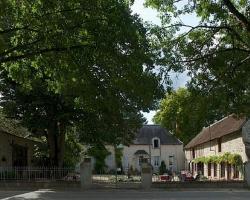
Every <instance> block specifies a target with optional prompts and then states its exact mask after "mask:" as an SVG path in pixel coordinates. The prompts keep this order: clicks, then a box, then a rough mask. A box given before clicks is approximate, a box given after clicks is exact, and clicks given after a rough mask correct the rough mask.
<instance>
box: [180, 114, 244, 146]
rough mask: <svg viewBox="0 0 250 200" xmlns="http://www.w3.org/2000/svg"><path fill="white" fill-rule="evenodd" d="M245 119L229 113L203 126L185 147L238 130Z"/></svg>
mask: <svg viewBox="0 0 250 200" xmlns="http://www.w3.org/2000/svg"><path fill="white" fill-rule="evenodd" d="M245 121H246V118H236V116H235V115H233V114H232V115H229V116H228V117H225V118H223V119H221V120H220V121H218V122H216V123H214V124H212V125H210V126H209V127H206V128H203V129H202V131H201V132H200V133H199V134H198V135H197V136H196V137H194V138H193V139H192V140H191V141H190V142H189V143H188V144H187V145H186V146H185V149H189V148H192V147H195V146H197V145H199V144H203V143H205V142H208V141H211V140H214V139H217V138H221V137H222V136H225V135H228V134H231V133H234V132H237V131H240V130H241V128H242V126H243V125H244V123H245Z"/></svg>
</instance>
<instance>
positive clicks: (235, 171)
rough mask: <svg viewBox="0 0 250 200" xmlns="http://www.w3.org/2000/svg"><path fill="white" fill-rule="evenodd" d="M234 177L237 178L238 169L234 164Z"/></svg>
mask: <svg viewBox="0 0 250 200" xmlns="http://www.w3.org/2000/svg"><path fill="white" fill-rule="evenodd" d="M233 173H234V178H239V169H238V168H237V166H236V165H234V166H233Z"/></svg>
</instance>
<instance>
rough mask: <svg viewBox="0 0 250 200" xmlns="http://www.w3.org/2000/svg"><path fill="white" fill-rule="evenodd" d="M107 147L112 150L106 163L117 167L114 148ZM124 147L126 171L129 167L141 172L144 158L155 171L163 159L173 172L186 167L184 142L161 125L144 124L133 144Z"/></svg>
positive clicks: (123, 162)
mask: <svg viewBox="0 0 250 200" xmlns="http://www.w3.org/2000/svg"><path fill="white" fill-rule="evenodd" d="M106 148H107V149H108V151H109V152H111V154H110V155H109V156H108V157H107V158H106V165H107V166H108V168H109V169H115V168H116V166H115V156H114V148H113V147H112V146H106ZM122 149H123V150H122V155H123V156H122V168H123V170H124V171H125V172H127V171H128V170H129V169H133V170H136V171H137V172H140V170H141V162H142V160H143V159H148V162H149V163H151V165H152V168H153V171H154V172H155V173H158V171H159V167H160V165H161V162H162V161H164V162H165V164H166V168H167V170H169V171H171V172H179V171H180V170H183V169H184V168H185V165H184V158H185V156H184V150H183V143H182V142H181V141H180V140H178V139H177V138H176V137H175V136H173V135H172V134H171V133H170V132H169V131H167V130H166V129H164V128H162V127H161V126H159V125H144V126H143V127H142V128H141V129H140V130H139V132H138V134H137V135H136V138H135V140H134V141H133V142H132V144H130V145H129V146H123V147H122Z"/></svg>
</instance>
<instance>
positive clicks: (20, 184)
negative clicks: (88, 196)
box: [0, 181, 81, 190]
mask: <svg viewBox="0 0 250 200" xmlns="http://www.w3.org/2000/svg"><path fill="white" fill-rule="evenodd" d="M80 188H81V187H80V182H79V181H0V190H5V189H6V190H25V189H34V190H35V189H62V190H68V189H80Z"/></svg>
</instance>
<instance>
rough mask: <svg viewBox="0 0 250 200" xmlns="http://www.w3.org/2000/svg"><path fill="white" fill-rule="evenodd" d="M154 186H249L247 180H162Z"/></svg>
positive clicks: (235, 187)
mask: <svg viewBox="0 0 250 200" xmlns="http://www.w3.org/2000/svg"><path fill="white" fill-rule="evenodd" d="M152 187H153V188H170V189H175V188H176V189H182V188H200V189H203V188H204V189H206V188H228V189H243V188H247V183H246V182H245V181H192V182H191V181H190V182H162V183H153V185H152Z"/></svg>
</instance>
